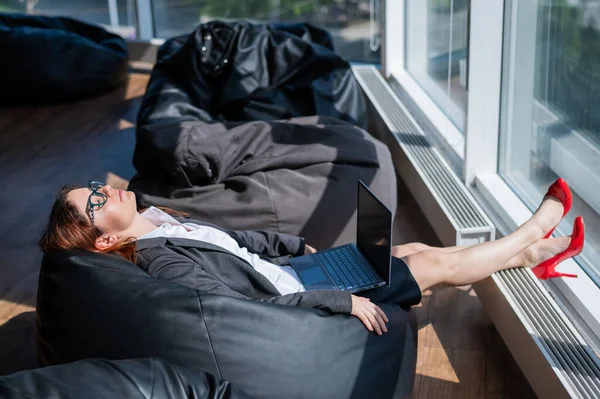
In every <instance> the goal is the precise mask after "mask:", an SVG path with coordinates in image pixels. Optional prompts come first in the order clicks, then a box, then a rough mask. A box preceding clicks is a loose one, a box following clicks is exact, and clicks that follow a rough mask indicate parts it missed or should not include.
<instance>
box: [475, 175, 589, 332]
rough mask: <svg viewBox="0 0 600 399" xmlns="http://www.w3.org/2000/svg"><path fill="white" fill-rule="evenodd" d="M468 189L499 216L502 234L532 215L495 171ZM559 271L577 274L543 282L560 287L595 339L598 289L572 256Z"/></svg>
mask: <svg viewBox="0 0 600 399" xmlns="http://www.w3.org/2000/svg"><path fill="white" fill-rule="evenodd" d="M471 190H473V191H474V194H475V195H476V197H479V198H481V199H482V200H484V201H485V202H486V203H487V204H488V205H489V206H490V207H491V208H492V210H493V211H494V212H495V213H496V214H497V215H498V217H499V218H500V219H502V220H501V222H500V223H497V228H498V230H499V231H500V232H501V233H502V234H507V233H510V231H513V230H515V229H516V228H517V227H518V226H520V225H521V224H522V223H524V222H525V221H526V220H527V219H529V218H530V217H531V215H532V212H531V211H530V210H529V209H528V208H527V207H526V206H525V204H524V203H523V202H522V201H521V200H520V199H519V197H518V196H517V195H516V194H515V193H514V192H513V191H512V190H511V189H510V187H509V186H508V185H507V184H506V183H505V182H504V180H503V179H502V178H501V177H500V176H499V175H497V174H489V175H478V176H477V177H476V180H475V187H474V188H471ZM492 219H494V218H492ZM494 222H496V220H494ZM560 271H562V272H565V273H574V274H577V275H578V276H579V277H578V278H556V279H550V280H546V281H543V282H542V283H543V285H544V286H545V287H546V288H548V290H549V292H550V293H551V294H552V293H553V291H554V290H559V291H560V293H561V294H562V295H563V296H564V297H565V299H566V300H567V301H568V302H569V303H570V305H571V306H572V307H573V309H574V310H575V311H576V312H577V313H578V315H579V317H580V319H581V320H582V321H583V322H584V323H585V324H586V325H587V327H588V328H589V331H590V332H591V333H592V334H594V335H595V337H592V338H594V339H595V340H598V339H599V338H600V306H598V304H600V288H599V287H598V286H597V285H596V284H595V283H594V282H593V281H592V279H590V278H589V276H588V275H587V274H586V272H585V271H584V270H583V269H582V268H581V266H579V264H578V263H577V262H575V260H573V259H567V260H565V261H564V262H562V263H561V265H560Z"/></svg>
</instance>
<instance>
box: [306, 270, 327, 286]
mask: <svg viewBox="0 0 600 399" xmlns="http://www.w3.org/2000/svg"><path fill="white" fill-rule="evenodd" d="M300 275H301V278H302V280H303V281H304V285H313V284H316V283H320V282H329V279H328V278H327V276H326V275H325V273H323V270H322V269H321V267H319V266H315V267H311V268H309V269H305V270H302V271H301V272H300Z"/></svg>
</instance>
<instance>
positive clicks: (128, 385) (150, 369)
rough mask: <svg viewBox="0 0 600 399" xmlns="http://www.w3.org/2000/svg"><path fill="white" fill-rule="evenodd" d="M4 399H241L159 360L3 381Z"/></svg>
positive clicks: (49, 370)
mask: <svg viewBox="0 0 600 399" xmlns="http://www.w3.org/2000/svg"><path fill="white" fill-rule="evenodd" d="M0 398H2V399H25V398H36V399H79V398H86V399H114V398H129V399H134V398H140V399H183V398H186V399H208V398H210V399H217V398H218V399H238V398H239V399H242V398H250V396H248V395H246V394H245V393H244V392H242V391H240V390H239V389H236V388H234V387H232V386H231V384H230V383H229V382H227V381H221V380H219V379H217V378H215V377H214V376H212V375H210V374H207V373H203V372H194V371H190V370H187V369H185V368H183V367H179V366H174V365H171V364H169V363H167V362H165V361H164V360H160V359H155V358H144V359H127V360H118V361H112V360H105V359H90V360H81V361H78V362H74V363H69V364H65V365H60V366H53V367H45V368H41V369H37V370H28V371H22V372H19V373H15V374H11V375H7V376H2V377H0Z"/></svg>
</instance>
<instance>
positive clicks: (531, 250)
mask: <svg viewBox="0 0 600 399" xmlns="http://www.w3.org/2000/svg"><path fill="white" fill-rule="evenodd" d="M570 242H571V237H558V238H547V239H544V240H539V241H538V242H536V243H535V244H532V245H530V246H529V247H527V248H526V249H524V250H523V251H521V253H520V254H518V255H517V257H518V258H519V259H515V263H516V264H518V266H523V267H528V268H532V267H535V266H537V265H539V264H540V263H542V262H543V261H545V260H548V259H550V258H552V257H553V256H556V255H558V254H559V253H561V252H563V251H565V250H566V249H567V248H568V247H569V243H570Z"/></svg>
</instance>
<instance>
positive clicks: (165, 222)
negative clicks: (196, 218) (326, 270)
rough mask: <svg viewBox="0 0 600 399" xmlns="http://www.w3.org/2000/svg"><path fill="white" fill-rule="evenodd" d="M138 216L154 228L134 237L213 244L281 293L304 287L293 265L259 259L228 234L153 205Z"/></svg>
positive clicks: (299, 289) (301, 289) (289, 292)
mask: <svg viewBox="0 0 600 399" xmlns="http://www.w3.org/2000/svg"><path fill="white" fill-rule="evenodd" d="M142 216H144V217H145V218H146V219H148V220H150V221H151V222H152V223H153V224H155V225H156V226H157V227H158V228H156V229H154V230H152V231H151V232H149V233H147V234H144V235H143V236H141V237H138V240H146V239H149V238H155V237H177V238H187V239H191V240H198V241H203V242H207V243H210V244H213V245H217V246H219V247H221V248H223V249H225V250H226V251H228V252H231V253H232V254H234V255H236V256H238V257H240V258H242V259H244V260H246V261H247V262H248V263H250V265H252V267H253V268H254V270H256V271H257V272H259V273H260V274H262V275H263V276H265V277H266V278H267V279H268V280H269V281H270V282H271V283H272V284H273V285H274V286H275V288H277V290H278V291H279V292H280V293H281V294H282V295H285V294H291V293H295V292H302V291H305V289H304V286H303V285H302V282H301V281H300V279H299V278H298V275H297V274H296V272H295V271H294V269H292V268H291V267H289V266H278V265H275V264H273V263H270V262H267V261H265V260H263V259H261V258H260V257H259V256H258V255H256V254H253V253H251V252H248V250H247V249H246V248H243V247H240V246H239V245H238V243H237V242H236V241H235V240H234V239H233V238H231V237H230V236H229V234H227V233H225V232H223V231H221V230H218V229H215V228H213V227H209V226H201V225H198V224H195V223H180V222H178V221H177V220H175V218H173V217H172V216H171V215H169V214H167V213H165V212H163V211H161V210H160V209H158V208H155V207H153V206H151V207H150V208H148V209H147V210H145V211H144V212H143V213H142Z"/></svg>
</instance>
